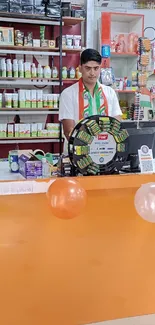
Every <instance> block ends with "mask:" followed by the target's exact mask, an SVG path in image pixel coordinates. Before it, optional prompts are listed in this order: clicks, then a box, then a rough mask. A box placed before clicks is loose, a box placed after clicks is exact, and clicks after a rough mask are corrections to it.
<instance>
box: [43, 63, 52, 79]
mask: <svg viewBox="0 0 155 325" xmlns="http://www.w3.org/2000/svg"><path fill="white" fill-rule="evenodd" d="M44 78H47V79H48V78H51V68H50V67H49V66H48V65H47V66H45V68H44Z"/></svg>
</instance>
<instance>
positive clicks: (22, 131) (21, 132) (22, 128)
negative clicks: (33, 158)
mask: <svg viewBox="0 0 155 325" xmlns="http://www.w3.org/2000/svg"><path fill="white" fill-rule="evenodd" d="M19 137H20V138H24V137H25V124H19Z"/></svg>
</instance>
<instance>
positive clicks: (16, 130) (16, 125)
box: [15, 124, 20, 138]
mask: <svg viewBox="0 0 155 325" xmlns="http://www.w3.org/2000/svg"><path fill="white" fill-rule="evenodd" d="M19 125H20V124H15V138H19Z"/></svg>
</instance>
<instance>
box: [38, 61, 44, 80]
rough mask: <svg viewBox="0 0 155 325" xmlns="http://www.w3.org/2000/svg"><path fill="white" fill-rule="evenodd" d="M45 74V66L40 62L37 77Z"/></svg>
mask: <svg viewBox="0 0 155 325" xmlns="http://www.w3.org/2000/svg"><path fill="white" fill-rule="evenodd" d="M43 76H44V72H43V67H42V66H41V64H38V69H37V77H38V78H43Z"/></svg>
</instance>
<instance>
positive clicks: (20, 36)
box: [15, 30, 24, 46]
mask: <svg viewBox="0 0 155 325" xmlns="http://www.w3.org/2000/svg"><path fill="white" fill-rule="evenodd" d="M15 45H16V46H23V45H24V33H23V32H22V31H20V30H15Z"/></svg>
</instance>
